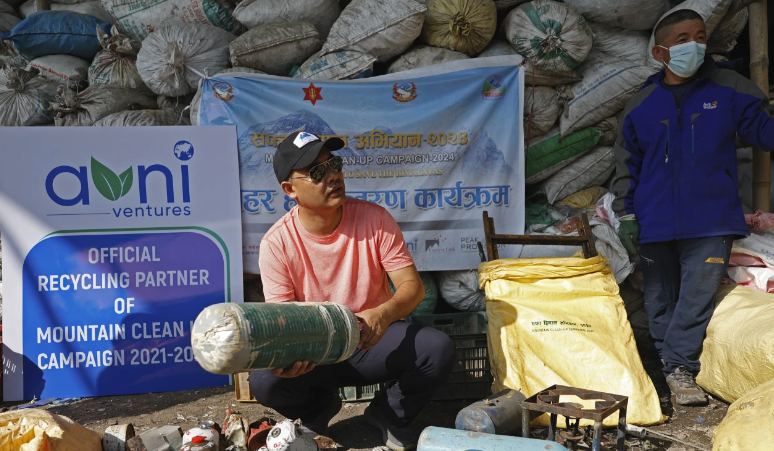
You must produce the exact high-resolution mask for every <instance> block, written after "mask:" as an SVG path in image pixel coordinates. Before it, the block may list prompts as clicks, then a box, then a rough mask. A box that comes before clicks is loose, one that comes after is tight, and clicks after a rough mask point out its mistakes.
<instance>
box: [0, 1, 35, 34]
mask: <svg viewBox="0 0 774 451" xmlns="http://www.w3.org/2000/svg"><path fill="white" fill-rule="evenodd" d="M33 1H34V0H33ZM19 22H21V19H20V18H19V17H18V16H17V15H16V11H14V9H13V8H12V7H11V5H9V4H8V3H6V2H4V1H2V0H0V33H5V32H6V31H11V29H12V28H13V27H15V26H16V24H18V23H19Z"/></svg>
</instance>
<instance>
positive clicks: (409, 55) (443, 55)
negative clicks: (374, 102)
mask: <svg viewBox="0 0 774 451" xmlns="http://www.w3.org/2000/svg"><path fill="white" fill-rule="evenodd" d="M464 59H469V57H468V55H466V54H464V53H461V52H455V51H454V50H449V49H442V48H439V47H430V46H427V45H422V44H419V45H416V46H414V47H413V48H411V49H410V50H409V51H408V52H406V53H404V54H403V55H401V56H400V57H398V59H396V60H395V61H394V62H393V63H392V64H390V67H389V68H387V73H388V74H394V73H396V72H403V71H405V70H411V69H418V68H420V67H425V66H432V65H433V64H441V63H448V62H449V61H457V60H464Z"/></svg>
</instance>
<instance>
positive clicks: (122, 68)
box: [89, 26, 151, 93]
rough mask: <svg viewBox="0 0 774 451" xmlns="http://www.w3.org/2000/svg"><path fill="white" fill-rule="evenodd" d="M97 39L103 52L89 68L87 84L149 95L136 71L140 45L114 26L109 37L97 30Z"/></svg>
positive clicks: (148, 90)
mask: <svg viewBox="0 0 774 451" xmlns="http://www.w3.org/2000/svg"><path fill="white" fill-rule="evenodd" d="M97 37H98V38H99V42H100V44H102V48H103V50H100V51H99V53H97V56H95V57H94V61H92V63H91V65H90V66H89V84H92V85H94V84H112V85H118V86H123V87H124V88H130V89H137V90H141V91H145V92H147V93H150V92H151V91H150V89H149V88H148V87H147V86H146V85H145V82H144V81H142V77H140V73H139V72H138V71H137V53H138V52H139V51H140V44H139V43H138V42H137V41H135V40H133V39H130V38H129V37H127V36H124V35H122V34H121V33H120V32H119V31H118V28H117V27H115V26H114V27H113V29H112V30H111V35H110V36H108V35H107V33H105V32H104V31H103V30H102V29H101V28H100V29H97Z"/></svg>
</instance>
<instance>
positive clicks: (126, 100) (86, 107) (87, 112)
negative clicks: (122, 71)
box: [51, 85, 156, 126]
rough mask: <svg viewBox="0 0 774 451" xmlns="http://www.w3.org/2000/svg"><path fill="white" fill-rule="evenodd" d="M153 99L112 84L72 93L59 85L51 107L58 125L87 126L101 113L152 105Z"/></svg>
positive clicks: (101, 114) (103, 114)
mask: <svg viewBox="0 0 774 451" xmlns="http://www.w3.org/2000/svg"><path fill="white" fill-rule="evenodd" d="M155 105H156V98H155V97H151V96H149V95H146V94H143V93H141V92H139V91H135V90H132V89H127V88H124V87H121V86H116V85H94V86H90V87H89V88H88V89H86V90H84V91H81V92H80V93H76V92H75V91H73V90H71V89H68V88H66V87H65V86H63V85H60V86H59V88H58V91H57V95H56V102H54V103H53V104H52V105H51V110H52V111H54V112H55V113H56V115H55V117H54V123H55V124H56V125H58V126H74V125H79V126H90V125H94V123H95V122H97V121H98V120H100V119H102V118H103V117H105V116H108V115H111V114H113V113H118V112H121V111H125V110H128V109H129V108H137V109H145V108H149V107H150V108H153V107H154V106H155Z"/></svg>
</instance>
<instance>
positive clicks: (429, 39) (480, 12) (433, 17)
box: [421, 0, 497, 56]
mask: <svg viewBox="0 0 774 451" xmlns="http://www.w3.org/2000/svg"><path fill="white" fill-rule="evenodd" d="M496 28H497V8H496V7H495V4H494V1H493V0H428V1H427V12H426V13H425V23H424V25H422V35H421V36H422V41H423V42H424V43H426V44H428V45H432V46H434V47H443V48H447V49H451V50H454V51H457V52H462V53H464V54H466V55H468V56H476V55H477V54H479V53H480V52H481V51H482V50H483V49H484V47H486V45H487V44H489V41H491V40H492V37H493V36H494V34H495V29H496Z"/></svg>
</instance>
